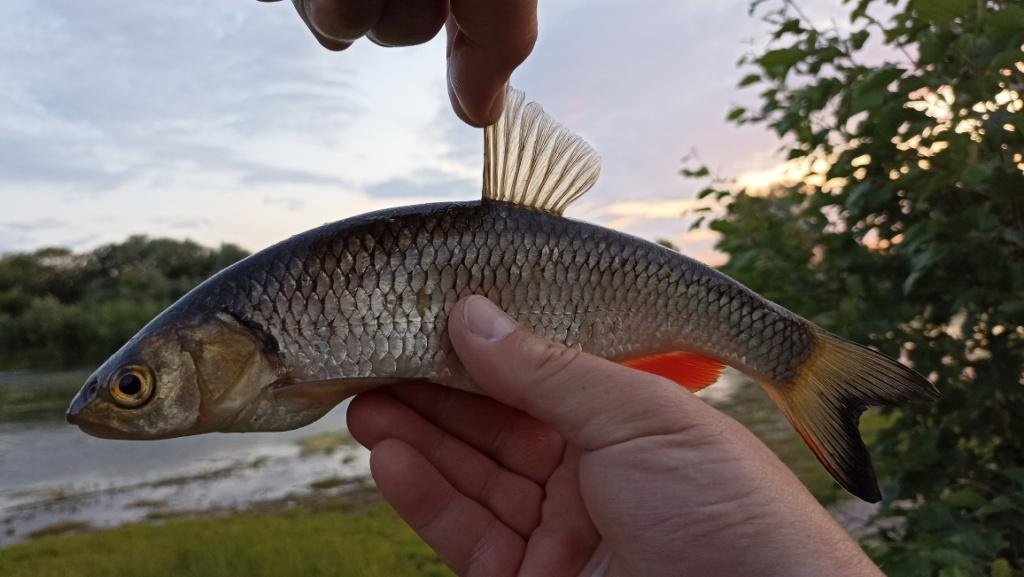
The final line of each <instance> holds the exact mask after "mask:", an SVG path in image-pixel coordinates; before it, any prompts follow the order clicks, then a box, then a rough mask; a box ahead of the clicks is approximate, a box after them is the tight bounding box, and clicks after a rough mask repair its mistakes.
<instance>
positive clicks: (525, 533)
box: [268, 0, 882, 577]
mask: <svg viewBox="0 0 1024 577" xmlns="http://www.w3.org/2000/svg"><path fill="white" fill-rule="evenodd" d="M268 1H273V0H268ZM293 3H294V4H295V7H296V9H297V10H298V12H299V15H300V16H301V17H302V20H303V21H304V22H305V23H306V25H307V26H308V27H309V28H310V30H311V31H312V33H313V35H314V36H315V37H316V38H317V40H318V41H319V42H320V43H321V44H322V45H323V46H325V47H326V48H328V49H331V50H344V49H345V48H347V47H349V46H350V45H351V44H352V43H353V42H355V41H356V40H357V39H359V38H360V37H362V36H367V37H368V38H369V39H370V40H372V41H374V42H376V43H378V44H381V45H386V46H407V45H412V44H419V43H422V42H426V41H427V40H429V39H431V38H433V37H434V36H435V35H436V34H437V33H438V32H439V31H440V29H441V27H442V26H444V25H445V22H447V29H448V34H447V36H448V52H447V55H448V92H449V96H450V98H451V103H452V108H453V109H454V111H455V113H456V114H457V115H458V116H459V117H460V118H462V119H463V120H464V121H466V122H467V123H469V124H471V125H473V126H486V125H488V124H491V123H493V122H495V121H496V120H497V119H498V117H499V116H500V114H501V111H502V105H503V96H504V91H505V87H506V84H507V82H508V78H509V76H510V75H511V73H512V71H513V70H514V69H515V68H516V66H518V65H519V64H520V63H521V62H522V61H523V60H524V59H525V58H526V57H527V56H528V55H529V53H530V51H531V50H532V48H533V45H534V42H535V40H536V37H537V17H536V0H293ZM448 328H449V332H450V336H451V339H452V342H453V344H454V345H455V350H456V352H457V353H458V355H459V358H460V359H461V360H462V362H463V364H464V365H465V367H466V369H467V371H468V372H469V374H470V376H471V377H472V378H473V380H474V382H475V383H476V384H477V385H478V386H479V387H480V389H481V392H482V393H483V394H482V395H474V394H471V393H466V392H463V391H459V390H455V389H450V388H445V387H441V386H438V385H431V384H426V383H410V384H404V385H396V386H392V387H389V388H386V389H383V390H378V391H374V392H370V393H364V394H362V395H359V396H358V397H356V398H355V400H353V402H352V405H351V407H350V409H349V412H348V424H349V429H350V430H351V432H352V435H353V436H354V437H355V438H356V439H357V440H358V441H359V442H360V443H362V444H363V445H365V446H367V447H368V448H370V450H371V459H370V466H371V472H372V474H373V477H374V479H375V481H376V483H377V486H378V488H379V489H380V491H381V493H382V494H383V496H384V498H385V499H387V501H388V502H389V503H390V504H391V505H392V506H393V507H394V509H395V510H396V511H397V512H398V514H399V515H401V517H402V518H403V519H405V521H406V522H407V523H408V524H409V525H410V526H411V527H412V528H413V529H414V530H415V531H416V532H417V533H418V534H419V535H420V537H422V538H423V540H424V541H425V542H426V543H427V544H429V545H430V546H431V547H432V548H433V549H434V550H435V551H436V552H437V553H438V555H439V556H440V557H441V559H442V560H444V562H445V563H447V564H448V565H449V566H450V567H451V568H452V570H453V571H455V573H457V574H458V575H460V576H462V577H506V576H508V577H511V576H520V577H533V576H536V577H577V576H579V577H662V576H665V577H668V576H699V577H705V576H715V577H733V576H736V577H739V576H744V577H746V576H751V575H756V576H758V577H774V576H780V577H781V576H786V577H801V576H805V575H806V576H815V577H818V576H821V575H844V576H850V577H879V576H881V575H882V573H881V571H879V569H878V568H877V567H876V566H875V565H874V564H873V563H872V562H871V561H870V560H869V559H868V558H867V556H866V555H865V554H864V553H863V551H861V549H860V548H859V547H858V545H857V544H856V542H854V541H853V540H852V539H851V538H850V537H849V536H848V535H847V533H846V532H845V531H844V530H843V529H842V528H841V527H839V526H838V525H837V524H836V523H835V521H833V520H832V518H831V517H830V516H829V515H828V513H827V512H826V511H825V510H824V509H823V508H822V507H821V506H820V505H819V504H818V502H817V501H816V500H815V499H814V497H813V496H812V495H811V494H810V493H808V491H807V490H806V489H805V488H804V486H803V485H802V484H801V483H800V481H799V480H798V479H796V477H794V476H793V474H792V473H791V472H790V471H789V469H788V468H786V466H785V465H784V464H783V463H782V462H781V461H779V460H778V458H777V457H775V455H774V454H773V453H772V452H771V451H770V450H769V449H768V448H767V447H765V446H764V444H762V443H761V442H760V441H759V440H758V439H757V438H756V437H754V435H753V434H751V433H750V432H749V431H748V430H746V429H745V428H744V427H743V426H741V425H740V424H739V423H737V422H736V421H734V420H732V419H731V418H729V417H727V416H725V415H723V414H721V413H719V412H718V411H716V410H714V409H713V408H711V407H710V406H708V405H707V404H705V403H704V402H702V401H701V400H699V399H698V398H697V397H695V396H694V395H692V394H691V393H689V392H687V391H686V390H685V389H683V388H681V387H680V386H679V385H677V384H675V383H673V382H671V381H668V380H665V379H662V378H660V377H656V376H653V375H649V374H646V373H641V372H638V371H635V370H632V369H628V368H626V367H623V366H620V365H617V364H615V363H612V362H609V361H606V360H603V359H600V358H597V357H593V356H590V355H587V354H584V353H580V352H577V351H575V350H572V349H567V348H565V347H563V346H561V345H559V344H556V343H553V342H551V341H548V340H546V339H543V338H540V337H538V336H536V335H533V334H531V333H530V332H529V331H528V330H527V329H525V328H524V327H521V326H519V325H517V324H516V323H515V322H514V321H512V320H511V319H510V318H509V317H508V316H506V315H505V314H504V313H502V312H501V311H500V310H498V309H497V308H496V307H495V306H494V305H493V304H491V303H490V301H488V300H487V299H485V298H483V297H469V298H467V299H464V300H463V301H461V302H460V303H459V304H458V305H457V306H456V308H455V309H454V310H453V312H452V314H451V316H450V317H449V321H448Z"/></svg>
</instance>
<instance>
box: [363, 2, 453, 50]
mask: <svg viewBox="0 0 1024 577" xmlns="http://www.w3.org/2000/svg"><path fill="white" fill-rule="evenodd" d="M447 17H448V0H388V1H387V4H385V6H384V11H383V13H382V14H381V17H380V20H379V21H378V22H377V24H376V25H374V27H373V28H372V29H371V30H370V33H369V34H367V37H368V38H369V39H370V40H372V41H374V42H376V43H377V44H380V45H381V46H412V45H414V44H422V43H424V42H427V41H428V40H430V39H431V38H433V37H434V36H436V35H437V33H438V31H439V30H441V27H442V26H444V21H445V19H446V18H447Z"/></svg>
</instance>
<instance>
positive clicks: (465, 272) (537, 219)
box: [204, 201, 811, 381]
mask: <svg viewBox="0 0 1024 577" xmlns="http://www.w3.org/2000/svg"><path fill="white" fill-rule="evenodd" d="M257 256H259V257H260V258H254V259H249V260H248V261H246V262H244V263H242V265H241V266H239V268H238V269H236V270H234V271H233V274H232V275H231V280H230V282H227V281H225V282H223V283H222V284H221V286H216V287H213V290H211V291H210V292H211V294H213V295H215V297H212V298H209V299H207V300H205V301H204V305H205V306H207V307H209V308H210V309H211V310H225V311H229V312H230V313H231V314H233V315H235V316H236V317H238V318H239V319H240V320H242V321H244V322H246V323H249V324H251V325H253V326H258V327H260V328H261V329H262V330H264V331H265V332H266V333H267V334H268V335H270V336H272V337H273V339H274V341H275V342H276V343H277V345H278V346H279V347H280V350H279V353H280V354H281V355H282V357H283V360H284V362H285V363H286V364H287V365H288V366H289V367H291V370H292V373H293V377H294V378H302V379H316V380H328V379H338V378H361V377H378V378H379V377H394V378H428V379H440V380H443V379H445V378H448V377H451V376H452V375H457V374H460V371H459V370H458V364H457V362H458V361H457V359H456V358H455V357H454V356H453V355H451V354H450V353H451V345H450V343H449V341H448V339H447V333H446V326H445V325H446V321H447V317H448V314H449V312H450V311H451V309H452V307H453V306H454V305H455V303H456V302H457V301H458V300H459V299H460V298H462V297H464V296H467V295H470V294H483V295H485V296H487V297H489V298H491V299H492V300H493V301H495V302H496V303H497V304H498V305H499V306H501V307H502V308H503V309H504V310H505V311H507V312H508V313H509V314H510V315H511V316H512V317H513V318H515V319H517V320H518V321H519V322H521V323H523V324H524V325H526V326H529V327H530V328H531V329H532V330H534V331H536V332H537V333H538V334H541V335H544V336H548V337H551V338H554V339H556V340H559V341H561V342H564V343H566V344H567V345H569V346H573V347H576V348H578V349H581V350H584V351H587V352H590V353H593V354H596V355H600V356H603V357H606V358H611V359H626V358H629V357H630V356H633V355H639V354H650V353H652V352H661V351H676V350H680V349H686V350H693V351H714V352H715V354H716V355H718V356H719V357H721V358H722V359H723V360H725V361H727V362H730V363H735V364H738V365H743V366H748V367H750V368H751V369H752V370H754V371H755V372H756V373H757V374H759V375H761V376H763V377H764V378H766V379H769V380H772V381H783V380H786V379H788V378H790V377H792V376H793V374H795V372H796V371H797V369H798V368H799V366H800V363H801V362H803V360H804V359H805V358H806V357H807V354H808V353H809V351H810V348H811V347H810V342H811V336H810V333H809V331H808V330H807V329H806V328H805V327H804V326H803V323H802V321H801V320H800V319H799V317H797V316H796V315H793V314H792V313H789V312H788V311H785V310H784V309H781V308H780V307H777V306H776V305H774V304H772V303H770V302H768V301H765V300H764V299H762V298H761V297H759V296H758V295H756V294H754V293H753V292H751V291H749V290H747V289H745V288H744V287H742V286H741V285H737V284H736V283H735V282H733V281H729V280H728V279H725V278H724V277H722V276H721V275H720V274H719V273H717V272H716V271H714V270H712V269H710V268H708V267H706V266H704V265H702V264H700V263H698V262H696V261H693V260H692V259H689V258H687V257H685V256H683V255H681V254H678V253H675V252H673V251H670V250H668V249H665V248H663V247H660V246H657V245H654V244H651V243H649V242H646V241H643V240H640V239H636V238H632V237H628V236H625V235H622V234H620V233H614V232H611V231H608V230H607V229H603V228H600V227H596V226H593V225H589V224H587V223H583V222H577V221H572V220H568V219H564V218H559V217H555V216H553V215H550V214H547V213H544V212H541V211H537V210H533V209H528V208H522V207H517V206H514V205H511V204H506V203H497V202H488V201H482V202H472V203H454V204H446V205H427V206H423V207H413V208H412V209H401V210H393V211H384V212H380V213H376V214H374V215H370V216H364V217H360V218H359V219H358V222H353V221H341V222H338V223H334V224H331V225H327V226H325V227H322V228H320V229H315V230H313V231H310V232H308V233H305V234H303V235H300V236H298V237H296V238H293V239H291V240H289V241H286V242H285V243H282V244H281V245H279V247H277V248H275V249H270V250H268V251H267V252H266V253H265V254H263V255H257ZM215 280H216V279H215ZM268 303H269V306H268ZM755 310H756V311H757V312H758V314H757V315H756V317H755V316H753V315H752V314H748V313H745V312H744V311H755ZM325 344H328V345H329V346H324V345H325Z"/></svg>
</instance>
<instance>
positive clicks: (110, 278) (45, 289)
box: [0, 236, 247, 369]
mask: <svg viewBox="0 0 1024 577" xmlns="http://www.w3.org/2000/svg"><path fill="white" fill-rule="evenodd" d="M246 254H247V253H246V252H245V251H244V250H242V249H241V248H239V247H237V246H235V245H232V244H224V245H221V246H220V248H217V249H210V248H206V247H203V246H200V245H198V244H196V243H194V242H192V241H187V240H186V241H179V240H170V239H151V238H146V237H142V236H133V237H130V238H128V239H127V240H125V241H124V242H121V243H117V244H109V245H105V246H101V247H99V248H97V249H95V250H93V251H90V252H86V253H73V252H71V251H70V250H68V249H64V248H45V249H41V250H38V251H35V252H31V253H23V254H11V255H6V256H3V257H0V367H2V368H15V369H24V368H42V369H58V368H68V367H82V366H85V365H91V364H95V363H97V362H99V361H102V360H103V359H104V358H106V357H107V356H108V355H110V354H111V353H113V352H114V351H116V350H117V348H118V347H120V346H121V345H122V344H124V343H125V342H126V341H127V340H128V339H129V338H131V336H132V335H133V334H134V333H135V332H136V331H138V330H139V329H140V328H141V327H142V326H143V325H144V324H145V323H146V322H147V321H149V320H150V319H151V318H153V316H155V315H156V314H157V313H159V312H160V311H161V310H162V309H164V308H165V307H166V306H167V305H169V304H171V303H172V302H173V301H174V300H175V299H177V298H179V297H180V296H181V295H183V294H185V293H186V292H188V291H189V290H190V289H192V287H194V286H195V285H197V284H199V283H200V282H201V281H202V280H203V279H205V278H207V277H209V276H210V275H212V274H214V273H215V272H217V271H219V270H220V269H222V268H224V267H226V266H227V265H229V264H231V263H233V262H235V261H237V260H239V259H241V258H243V257H245V256H246Z"/></svg>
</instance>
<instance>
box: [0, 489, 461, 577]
mask: <svg viewBox="0 0 1024 577" xmlns="http://www.w3.org/2000/svg"><path fill="white" fill-rule="evenodd" d="M337 503H342V502H340V501H339V502H337ZM334 507H335V508H336V510H325V508H326V509H330V507H325V506H324V504H323V503H321V504H320V505H319V506H317V507H315V508H314V507H309V508H307V507H300V508H298V509H296V510H293V511H290V512H285V513H245V514H239V515H235V516H230V517H221V518H209V519H187V520H181V519H179V520H172V521H167V522H164V523H158V524H157V523H154V524H136V525H128V526H124V527H121V528H118V529H112V530H109V531H101V532H96V533H85V534H79V535H65V536H51V537H44V538H40V539H36V540H33V541H30V542H27V543H22V544H19V545H14V546H12V547H9V548H6V549H0V575H3V576H4V577H79V576H81V577H205V576H210V577H213V576H216V577H223V576H225V575H237V576H239V577H242V576H244V577H293V576H294V577H316V576H319V575H324V576H327V575H330V576H332V577H385V576H386V577H406V576H408V577H412V576H417V577H442V576H444V577H447V576H450V575H451V573H450V572H449V571H448V570H447V569H446V568H445V567H444V566H443V565H442V564H441V562H440V561H438V560H437V557H436V556H435V555H434V554H433V553H432V552H431V551H430V549H428V548H427V546H426V545H424V544H423V543H422V542H421V541H420V540H419V538H417V537H416V535H415V534H414V533H413V532H412V531H410V530H409V529H408V528H407V527H406V526H405V525H404V524H403V523H402V522H401V520H400V519H398V518H397V516H396V515H395V514H394V513H392V512H391V510H390V509H389V508H388V507H387V506H386V505H383V504H381V503H373V504H370V505H362V506H360V507H358V508H357V509H356V510H354V511H347V510H346V509H347V506H344V505H338V504H336V505H334Z"/></svg>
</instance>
